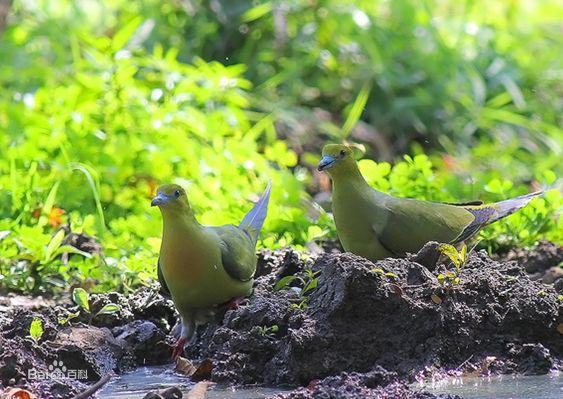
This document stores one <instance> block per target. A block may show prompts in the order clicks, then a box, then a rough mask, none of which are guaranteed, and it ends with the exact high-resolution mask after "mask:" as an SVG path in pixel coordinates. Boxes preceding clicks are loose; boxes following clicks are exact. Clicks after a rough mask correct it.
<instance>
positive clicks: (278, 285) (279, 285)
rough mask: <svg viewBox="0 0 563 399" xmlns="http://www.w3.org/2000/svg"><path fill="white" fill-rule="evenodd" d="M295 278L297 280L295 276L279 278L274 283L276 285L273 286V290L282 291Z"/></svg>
mask: <svg viewBox="0 0 563 399" xmlns="http://www.w3.org/2000/svg"><path fill="white" fill-rule="evenodd" d="M296 278H297V276H285V277H282V278H280V279H279V280H278V282H277V283H276V285H275V286H274V290H275V291H279V290H282V289H284V288H285V287H287V285H288V284H290V283H291V282H292V281H293V280H295V279H296Z"/></svg>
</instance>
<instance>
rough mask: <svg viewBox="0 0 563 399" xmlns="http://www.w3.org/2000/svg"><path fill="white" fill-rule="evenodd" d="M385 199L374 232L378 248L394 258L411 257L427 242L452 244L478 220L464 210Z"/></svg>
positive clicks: (434, 204)
mask: <svg viewBox="0 0 563 399" xmlns="http://www.w3.org/2000/svg"><path fill="white" fill-rule="evenodd" d="M387 198H388V201H387V202H386V203H385V204H382V205H383V208H382V209H383V211H382V212H381V214H382V215H383V217H378V218H377V219H376V223H374V225H373V229H374V231H375V233H376V235H377V239H378V240H379V242H380V244H381V245H382V246H383V247H384V248H386V249H387V250H388V251H389V252H391V253H393V254H405V253H407V252H411V253H414V252H416V251H418V250H419V249H420V248H422V247H423V246H424V244H426V243H427V242H429V241H438V242H443V243H450V242H454V241H455V240H456V239H458V238H460V237H461V236H462V234H463V233H464V231H466V229H468V228H469V227H470V226H472V224H473V223H474V221H475V220H476V219H477V217H476V216H475V215H474V213H473V212H471V211H469V210H468V209H466V207H465V206H457V205H449V204H442V203H436V202H429V201H418V200H413V199H406V198H394V197H387ZM480 225H481V224H479V226H480ZM471 228H472V229H473V227H471ZM477 230H478V229H477ZM469 231H470V230H467V231H466V233H469Z"/></svg>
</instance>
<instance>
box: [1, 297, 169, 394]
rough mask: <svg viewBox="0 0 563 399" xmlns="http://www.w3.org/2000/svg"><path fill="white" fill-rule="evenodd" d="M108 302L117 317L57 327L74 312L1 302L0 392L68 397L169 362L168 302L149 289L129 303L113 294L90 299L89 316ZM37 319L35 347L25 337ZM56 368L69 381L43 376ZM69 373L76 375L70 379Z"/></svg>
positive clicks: (31, 302)
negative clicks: (12, 389) (109, 378)
mask: <svg viewBox="0 0 563 399" xmlns="http://www.w3.org/2000/svg"><path fill="white" fill-rule="evenodd" d="M12 301H13V302H14V303H15V304H14V305H12V306H10V303H11V302H12ZM109 302H112V303H116V304H119V305H120V310H119V312H117V313H116V314H113V315H103V316H97V317H93V318H92V319H91V320H90V317H89V316H88V315H86V314H83V315H80V316H79V317H77V318H74V319H72V320H71V321H70V325H69V323H67V324H66V325H60V324H59V321H58V320H59V318H64V317H66V316H67V315H68V314H69V313H71V312H74V311H76V310H77V309H76V307H73V306H72V305H71V304H70V303H63V304H61V305H58V306H49V305H50V303H44V304H43V305H42V306H41V305H39V304H38V301H36V300H35V299H32V298H26V297H6V298H3V303H4V308H5V309H7V311H6V312H5V313H3V314H2V315H1V316H0V348H1V349H0V388H3V387H7V386H19V387H25V388H26V389H28V390H31V391H32V392H34V393H35V394H37V395H38V396H39V397H41V398H43V399H48V398H69V397H71V396H73V395H74V394H76V393H78V392H81V391H83V390H84V389H85V388H86V387H87V386H88V385H90V384H91V383H93V382H95V381H97V380H99V379H100V378H101V377H102V376H105V375H107V374H110V373H119V372H123V371H127V370H131V369H133V368H135V367H137V366H139V365H143V364H164V363H167V362H169V361H170V348H169V346H168V344H167V343H166V342H165V340H166V339H167V337H168V334H169V332H170V323H174V322H175V319H176V312H175V310H174V307H173V305H172V303H171V302H170V301H168V300H166V299H164V298H162V297H161V296H160V295H159V294H158V293H157V292H156V290H149V289H142V290H139V291H138V292H136V293H135V294H133V295H131V296H130V297H129V298H126V297H124V296H123V295H121V294H117V293H111V294H104V295H92V296H91V303H90V305H91V310H92V313H94V314H95V312H96V311H97V310H99V309H101V307H102V306H103V305H105V304H106V303H109ZM35 317H38V318H39V319H40V320H41V321H42V324H43V330H44V333H43V335H42V336H41V338H40V339H39V342H38V343H36V342H34V341H33V340H32V339H31V337H30V336H29V326H30V325H31V322H32V320H33V319H34V318H35ZM59 362H62V363H59ZM63 366H64V369H63V368H62V367H63ZM57 368H58V369H60V370H63V371H64V372H65V375H66V376H68V377H69V378H68V379H63V380H60V379H59V381H56V380H54V379H45V378H42V377H41V376H44V375H45V373H46V372H52V371H53V369H57ZM70 370H73V371H72V373H74V374H68V373H70V372H71V371H70ZM74 370H76V372H75V371H74ZM70 377H73V378H70Z"/></svg>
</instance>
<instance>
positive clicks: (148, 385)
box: [96, 365, 287, 399]
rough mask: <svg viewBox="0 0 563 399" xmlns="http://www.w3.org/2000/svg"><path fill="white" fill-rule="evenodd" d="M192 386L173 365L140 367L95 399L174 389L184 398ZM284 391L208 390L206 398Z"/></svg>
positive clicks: (136, 397)
mask: <svg viewBox="0 0 563 399" xmlns="http://www.w3.org/2000/svg"><path fill="white" fill-rule="evenodd" d="M194 385H195V383H194V382H192V381H191V380H190V379H189V378H186V377H185V376H182V375H179V374H176V373H174V372H173V371H172V365H167V366H151V367H141V368H138V369H137V370H135V371H133V372H131V373H126V374H123V375H121V376H119V377H115V378H113V379H112V380H111V381H110V382H109V383H108V384H107V385H105V386H104V387H103V388H102V389H101V390H100V391H99V392H98V393H97V395H96V398H98V399H141V398H142V397H143V396H145V394H146V393H147V392H151V391H157V390H162V389H166V388H170V387H174V386H177V387H179V388H180V389H181V390H182V392H183V393H184V397H186V394H187V392H188V391H189V390H190V389H191V388H193V386H194ZM281 392H287V391H286V390H284V389H281V388H258V387H251V388H222V387H220V386H215V387H213V388H211V389H210V390H209V391H208V393H207V396H206V398H207V399H264V398H266V397H268V396H271V395H274V394H276V393H281Z"/></svg>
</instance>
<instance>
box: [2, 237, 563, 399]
mask: <svg viewBox="0 0 563 399" xmlns="http://www.w3.org/2000/svg"><path fill="white" fill-rule="evenodd" d="M319 247H320V246H319ZM329 252H330V253H321V254H320V255H312V254H300V253H297V252H296V251H293V250H276V251H262V252H260V254H259V267H258V272H257V276H258V277H257V278H256V281H255V287H254V292H253V294H252V296H251V297H250V298H247V300H246V301H245V302H244V303H243V304H242V305H241V306H240V307H239V308H238V309H236V310H229V311H227V312H225V313H224V314H220V315H219V317H218V318H217V321H216V322H213V323H210V324H208V325H206V326H201V327H200V328H199V329H198V340H197V342H196V343H195V344H194V345H192V346H190V347H188V348H186V354H185V355H186V357H187V358H189V359H191V360H193V361H201V360H202V359H210V360H211V362H212V364H213V370H212V373H211V379H212V380H213V381H215V382H219V383H226V384H263V385H269V386H273V385H284V386H295V387H301V388H297V389H296V390H295V391H292V392H290V393H286V394H283V395H281V394H280V395H278V396H277V397H278V398H287V399H297V398H305V399H308V398H342V399H347V398H354V397H362V398H372V397H373V398H376V397H377V398H387V397H389V398H392V397H404V398H434V397H437V396H434V395H432V394H429V393H426V392H419V391H415V390H412V389H410V388H409V386H408V385H407V384H408V383H409V382H412V381H415V380H418V379H422V378H425V377H430V376H436V375H447V374H451V373H457V374H471V375H479V374H488V373H520V374H545V373H547V372H549V371H550V370H553V369H561V368H562V363H563V362H562V359H563V344H562V338H563V337H562V334H563V306H562V305H563V303H562V301H561V293H562V289H561V288H563V287H562V286H563V279H561V278H559V277H557V278H553V279H547V278H545V275H546V272H547V271H550V270H551V273H552V274H553V273H556V274H557V273H559V272H560V269H561V266H560V264H561V262H562V261H563V250H562V248H561V247H560V246H555V245H553V244H551V243H546V242H542V243H540V244H539V245H538V246H537V247H536V248H535V249H533V250H532V251H523V250H518V251H512V252H510V253H508V254H506V255H504V256H503V257H498V258H496V259H491V258H490V257H489V256H488V255H487V254H486V253H485V252H477V253H473V254H472V255H471V257H470V259H469V261H468V262H467V264H466V265H464V266H463V267H462V269H461V271H460V272H459V274H457V275H456V277H457V278H459V280H456V282H455V284H454V283H453V279H452V280H451V281H449V282H448V281H446V282H444V281H443V280H442V281H440V280H439V279H438V278H437V276H438V275H439V274H442V275H446V274H447V273H451V272H452V270H454V269H453V266H452V265H451V264H448V262H446V261H444V260H443V259H438V256H436V255H435V253H434V252H433V251H432V250H431V248H430V249H428V248H427V249H426V252H424V251H423V252H421V253H419V254H417V255H413V256H410V257H408V258H407V259H386V260H383V261H379V262H375V263H372V262H370V261H367V260H365V259H363V258H361V257H358V256H355V255H352V254H349V253H339V252H338V251H337V250H331V251H329ZM553 270H555V271H553ZM538 273H543V274H542V275H541V277H538V276H539V275H538ZM109 303H115V304H118V305H119V306H120V310H119V311H118V312H117V313H115V314H109V315H101V316H94V317H92V316H91V314H96V312H97V310H99V309H101V308H102V307H103V306H104V305H107V304H109ZM0 310H2V311H1V312H0V388H2V389H3V388H6V387H22V388H26V389H28V390H30V391H32V392H33V393H35V394H36V395H38V396H39V397H41V398H68V397H72V396H73V395H75V394H76V393H79V392H81V391H83V390H84V389H85V388H86V387H87V386H88V385H90V384H92V383H93V382H95V381H97V380H99V379H100V378H102V377H103V376H105V375H108V374H113V373H122V372H124V371H128V370H132V369H134V368H135V367H138V366H140V365H157V364H166V363H168V362H170V353H171V349H170V343H171V342H172V341H173V340H174V337H172V333H171V331H172V330H173V326H174V325H175V323H176V321H177V313H176V311H175V310H174V307H173V304H172V303H171V301H170V300H168V299H166V298H164V297H162V296H161V295H160V294H159V292H158V289H157V287H155V288H153V289H149V288H143V289H141V290H139V291H137V292H135V293H133V294H132V295H130V296H128V297H126V296H124V295H121V294H118V293H108V294H97V295H91V310H92V312H91V314H85V313H84V312H83V313H82V314H80V315H79V316H78V317H76V318H73V319H72V320H70V321H69V322H67V323H65V324H64V325H63V324H60V322H59V321H60V320H61V319H64V318H66V317H68V315H69V314H71V313H73V312H76V311H77V310H78V309H77V308H76V306H74V305H73V304H72V303H71V302H70V300H68V299H66V300H57V301H54V300H47V301H42V300H38V299H34V298H27V297H22V296H16V295H11V294H10V295H6V296H2V297H0ZM34 318H39V319H40V320H41V322H42V326H43V330H44V332H43V334H42V336H41V337H40V338H39V339H38V340H37V342H36V341H35V340H34V339H32V338H31V337H30V332H29V326H30V325H31V322H32V320H33V319H34ZM63 366H64V368H65V373H67V374H68V373H69V372H70V371H77V372H78V371H81V373H82V374H80V376H81V377H82V378H71V379H63V380H53V379H37V378H34V377H36V376H37V373H47V372H50V371H52V369H56V368H57V367H58V368H62V367H63ZM171 367H172V366H171ZM30 370H33V372H30ZM30 373H31V374H30ZM34 373H35V374H34ZM442 397H444V398H446V397H448V396H442ZM450 397H451V398H453V397H454V396H450Z"/></svg>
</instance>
